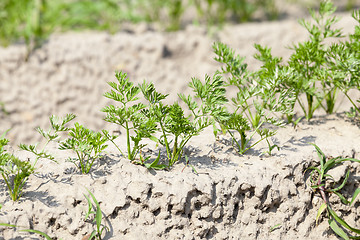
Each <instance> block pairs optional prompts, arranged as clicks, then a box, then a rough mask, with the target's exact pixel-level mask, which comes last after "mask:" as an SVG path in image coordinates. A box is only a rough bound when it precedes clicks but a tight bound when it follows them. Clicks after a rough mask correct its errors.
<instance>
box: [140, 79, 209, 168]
mask: <svg viewBox="0 0 360 240" xmlns="http://www.w3.org/2000/svg"><path fill="white" fill-rule="evenodd" d="M140 89H141V91H142V93H143V95H144V98H145V99H146V100H147V101H148V104H149V106H148V108H147V109H145V110H144V113H145V115H146V117H147V118H148V119H151V121H152V122H155V123H156V124H157V129H158V131H160V137H154V136H152V137H151V139H152V140H154V141H155V142H156V143H158V144H160V145H162V146H164V147H165V148H166V155H167V159H168V161H169V163H168V166H169V167H171V166H172V165H173V164H174V163H175V162H177V161H178V160H179V159H180V158H181V156H182V153H183V149H184V147H185V145H186V144H187V143H188V142H189V140H190V139H191V138H192V137H193V136H196V135H198V134H199V133H200V132H201V131H202V130H203V129H204V128H206V127H207V126H209V125H210V121H209V119H208V118H207V117H206V116H204V114H199V113H198V112H197V111H198V110H199V108H198V106H197V104H196V102H195V101H193V100H192V99H191V97H190V96H188V97H186V96H185V95H182V94H180V95H179V96H180V97H181V98H182V99H183V100H184V101H185V102H186V103H187V104H188V106H189V108H190V110H191V111H192V113H193V114H192V115H191V116H185V114H184V110H183V109H182V108H181V107H180V105H179V104H178V103H177V102H175V103H173V104H172V105H166V104H164V103H163V102H162V100H164V99H165V98H166V96H167V95H163V94H161V93H159V92H157V91H156V89H155V87H154V84H152V83H150V84H148V83H145V82H144V83H143V84H142V85H141V86H140Z"/></svg>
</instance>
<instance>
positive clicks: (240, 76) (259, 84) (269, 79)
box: [195, 43, 295, 154]
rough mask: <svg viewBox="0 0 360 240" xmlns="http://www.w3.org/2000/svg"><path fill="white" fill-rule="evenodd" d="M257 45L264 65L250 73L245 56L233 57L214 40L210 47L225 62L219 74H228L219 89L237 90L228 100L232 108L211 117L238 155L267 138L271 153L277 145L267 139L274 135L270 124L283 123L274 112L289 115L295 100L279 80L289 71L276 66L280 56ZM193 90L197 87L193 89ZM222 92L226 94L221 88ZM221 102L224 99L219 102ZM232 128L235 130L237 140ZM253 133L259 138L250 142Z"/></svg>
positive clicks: (209, 104)
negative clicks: (227, 134) (226, 135)
mask: <svg viewBox="0 0 360 240" xmlns="http://www.w3.org/2000/svg"><path fill="white" fill-rule="evenodd" d="M256 47H257V49H258V50H259V52H260V54H259V55H256V56H255V57H256V58H258V59H259V60H262V61H263V62H264V65H263V66H262V68H261V69H260V70H259V71H255V72H249V71H248V70H247V64H246V63H244V58H241V57H240V56H238V55H237V56H236V55H235V53H234V51H233V50H232V49H230V48H229V47H228V46H226V45H225V44H222V43H215V44H214V46H213V48H214V52H215V54H216V55H217V56H216V57H215V60H216V61H218V62H220V63H222V64H224V66H223V67H222V68H221V71H220V74H223V75H226V76H228V79H227V82H226V83H224V82H222V85H223V86H221V87H220V89H224V87H225V86H233V87H236V89H237V90H238V92H237V94H236V97H234V98H232V99H231V102H232V105H233V107H232V108H233V110H232V111H231V112H227V110H225V111H224V109H225V108H224V107H223V108H222V109H223V110H222V111H220V115H221V117H217V116H216V115H215V116H214V115H213V117H214V119H215V120H216V121H217V122H218V123H219V124H220V126H221V128H222V129H223V130H225V131H226V132H228V133H229V134H230V135H231V137H232V139H233V142H234V143H235V145H236V146H237V148H238V151H239V153H240V154H244V153H245V152H246V151H248V150H249V149H251V148H252V147H254V146H255V145H256V144H258V143H259V142H261V141H262V140H266V142H267V144H268V149H269V150H268V153H269V154H271V151H272V150H273V149H274V147H276V145H272V144H271V143H270V142H269V138H270V137H272V136H274V135H275V134H276V131H274V130H272V129H271V128H270V126H271V125H273V126H283V125H284V122H283V120H282V119H281V118H280V116H276V114H277V113H278V114H280V115H284V114H285V115H291V114H292V106H293V105H294V102H295V98H294V93H293V91H292V90H290V89H284V85H283V83H282V80H283V78H284V76H288V75H290V74H291V73H290V72H289V71H288V70H287V69H281V68H279V67H278V65H277V64H278V62H279V61H280V60H281V59H278V58H272V56H271V54H270V52H269V49H267V48H262V47H260V46H259V45H256ZM279 73H280V74H279ZM207 84H208V83H207ZM218 88H219V87H218ZM195 91H197V92H198V91H199V90H198V89H195ZM221 94H222V97H225V91H224V90H222V93H221ZM204 97H205V98H206V96H204ZM202 101H204V98H203V99H202ZM205 102H206V100H205ZM224 103H225V101H223V103H222V104H224ZM208 106H211V103H208ZM226 112H227V113H226ZM216 114H217V113H216ZM234 131H235V132H237V133H238V135H239V137H240V140H239V141H238V140H237V138H236V136H235V135H234ZM255 134H257V135H258V136H259V139H258V140H257V141H255V142H254V143H252V144H250V142H251V141H252V140H253V137H254V135H255Z"/></svg>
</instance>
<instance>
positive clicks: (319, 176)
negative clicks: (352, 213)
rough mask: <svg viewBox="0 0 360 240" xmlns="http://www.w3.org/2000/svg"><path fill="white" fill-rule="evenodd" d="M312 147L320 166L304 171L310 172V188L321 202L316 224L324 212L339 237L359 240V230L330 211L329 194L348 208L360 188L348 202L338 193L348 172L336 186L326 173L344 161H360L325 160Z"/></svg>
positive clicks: (351, 160)
mask: <svg viewBox="0 0 360 240" xmlns="http://www.w3.org/2000/svg"><path fill="white" fill-rule="evenodd" d="M312 145H313V146H314V147H315V149H316V152H317V155H318V157H319V160H320V166H317V167H315V166H312V167H309V168H307V169H306V171H309V170H311V173H310V182H311V188H312V189H313V190H314V192H315V193H319V194H320V196H321V198H322V200H323V204H322V205H321V206H320V208H319V210H318V213H317V215H316V222H318V220H319V217H320V216H321V214H322V213H323V212H324V211H325V210H326V212H327V217H328V218H329V220H328V223H329V226H330V228H331V229H332V230H333V231H334V232H335V233H336V234H337V235H338V236H339V237H341V238H343V239H350V238H355V239H359V238H360V229H356V228H353V227H351V226H350V225H349V224H348V223H347V222H346V221H345V220H344V219H342V218H341V217H340V216H339V215H337V213H336V212H335V211H334V210H333V209H332V206H331V203H330V201H329V195H330V194H335V195H337V196H338V197H339V198H340V200H341V202H342V203H343V204H345V205H349V206H350V205H352V204H353V202H354V201H355V199H356V197H357V196H358V194H359V193H360V188H357V189H356V190H355V192H354V194H353V196H352V198H351V200H348V199H346V198H345V197H344V195H343V194H341V193H340V191H341V190H342V189H343V188H344V187H345V184H346V183H347V181H348V179H349V176H350V170H348V171H347V172H346V175H345V176H344V180H343V181H342V183H340V184H338V185H337V186H335V184H336V183H334V182H333V177H332V176H331V175H330V174H329V173H328V172H329V171H330V170H331V169H334V168H335V167H336V166H338V165H341V164H342V163H343V162H345V161H350V162H358V163H360V160H358V159H354V158H342V157H336V158H327V157H326V156H325V154H324V153H323V152H322V151H321V149H320V148H319V147H318V146H317V145H315V144H312ZM339 225H340V226H339ZM343 229H347V230H349V231H351V232H353V233H355V234H357V236H350V237H349V235H348V234H347V233H346V232H345V231H344V230H343Z"/></svg>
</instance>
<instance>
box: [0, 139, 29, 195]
mask: <svg viewBox="0 0 360 240" xmlns="http://www.w3.org/2000/svg"><path fill="white" fill-rule="evenodd" d="M8 142H9V140H8V139H6V138H5V133H4V134H2V136H0V173H1V176H2V177H3V179H4V181H5V184H6V187H7V189H8V191H9V195H10V198H11V199H12V200H13V201H17V200H19V198H20V197H21V195H22V192H23V187H24V185H25V183H26V181H27V179H28V177H29V176H30V175H31V174H32V173H34V171H35V169H34V167H33V166H32V164H31V163H30V162H29V161H22V160H20V159H19V158H17V157H16V156H14V155H13V154H10V153H8V152H7V151H6V150H5V149H4V147H5V146H6V145H7V144H8Z"/></svg>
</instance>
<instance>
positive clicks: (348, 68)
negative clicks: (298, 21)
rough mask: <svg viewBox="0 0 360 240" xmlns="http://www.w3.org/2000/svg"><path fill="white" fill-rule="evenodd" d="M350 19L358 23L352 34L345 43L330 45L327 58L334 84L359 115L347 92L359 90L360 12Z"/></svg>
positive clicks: (354, 12)
mask: <svg viewBox="0 0 360 240" xmlns="http://www.w3.org/2000/svg"><path fill="white" fill-rule="evenodd" d="M352 17H353V18H354V20H355V21H356V22H357V23H358V25H356V26H355V30H354V33H352V34H350V35H349V39H348V40H347V41H345V42H340V43H334V44H332V45H331V47H330V51H329V52H330V53H329V57H328V58H329V66H330V70H331V74H332V76H333V79H334V84H335V85H336V87H337V88H339V89H340V90H341V91H342V92H343V93H344V95H345V96H346V97H347V98H348V100H349V101H350V102H351V104H352V106H353V107H352V110H353V112H354V113H355V114H359V113H360V108H359V106H358V104H356V101H355V100H354V99H352V98H351V97H350V95H349V90H351V89H357V90H360V53H359V48H360V10H356V11H353V13H352ZM357 102H358V103H360V100H357Z"/></svg>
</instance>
